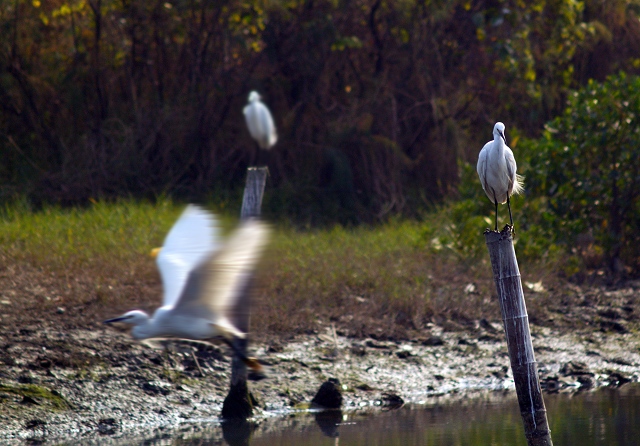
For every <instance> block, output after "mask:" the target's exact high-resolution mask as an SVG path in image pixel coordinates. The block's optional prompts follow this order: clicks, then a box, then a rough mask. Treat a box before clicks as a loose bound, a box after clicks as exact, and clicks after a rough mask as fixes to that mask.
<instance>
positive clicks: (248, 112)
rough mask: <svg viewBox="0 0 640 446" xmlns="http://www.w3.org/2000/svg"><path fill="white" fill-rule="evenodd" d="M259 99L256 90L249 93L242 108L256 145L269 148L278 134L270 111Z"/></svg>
mask: <svg viewBox="0 0 640 446" xmlns="http://www.w3.org/2000/svg"><path fill="white" fill-rule="evenodd" d="M260 99H261V98H260V95H259V94H258V92H256V91H252V92H251V93H249V105H247V106H246V107H245V108H244V117H245V119H246V121H247V127H249V133H250V134H251V137H252V138H253V139H255V140H256V142H257V143H258V147H259V148H260V149H263V150H269V149H271V147H273V145H274V144H275V143H276V141H277V140H278V135H277V134H276V126H275V125H274V124H273V118H272V117H271V113H270V112H269V109H268V108H267V106H266V105H264V104H263V103H262V102H260ZM258 153H260V151H258Z"/></svg>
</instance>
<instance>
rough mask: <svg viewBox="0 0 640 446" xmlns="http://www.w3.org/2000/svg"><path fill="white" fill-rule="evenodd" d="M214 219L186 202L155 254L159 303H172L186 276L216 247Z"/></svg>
mask: <svg viewBox="0 0 640 446" xmlns="http://www.w3.org/2000/svg"><path fill="white" fill-rule="evenodd" d="M217 233H218V227H217V222H216V221H215V220H214V218H213V216H212V215H211V214H210V213H208V212H207V211H205V210H203V209H201V208H199V207H197V206H194V205H189V206H187V208H186V209H185V210H184V212H183V213H182V215H181V216H180V218H179V219H178V221H177V222H176V223H175V224H174V225H173V227H172V228H171V230H170V231H169V234H167V237H166V238H165V240H164V245H163V247H162V249H161V250H160V253H159V254H158V257H157V264H158V269H159V270H160V275H161V276H162V284H163V287H164V298H163V302H162V306H173V305H175V303H176V301H177V300H178V297H179V296H180V295H181V294H182V292H183V289H184V288H185V284H186V283H187V278H188V277H189V274H190V273H191V271H193V270H194V269H195V268H196V267H197V266H198V265H199V264H201V263H202V262H204V261H205V260H206V259H207V258H209V257H211V255H212V254H213V253H214V252H215V251H216V249H217Z"/></svg>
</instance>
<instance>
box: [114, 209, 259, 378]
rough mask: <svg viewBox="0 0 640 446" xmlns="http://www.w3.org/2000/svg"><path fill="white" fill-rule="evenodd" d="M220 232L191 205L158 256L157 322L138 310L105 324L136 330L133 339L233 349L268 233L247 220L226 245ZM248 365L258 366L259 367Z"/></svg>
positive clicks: (202, 211) (240, 336) (238, 335)
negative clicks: (160, 294) (219, 342)
mask: <svg viewBox="0 0 640 446" xmlns="http://www.w3.org/2000/svg"><path fill="white" fill-rule="evenodd" d="M218 232H219V230H218V225H217V222H216V220H215V219H214V217H213V216H212V215H211V214H209V213H208V212H206V211H204V210H202V209H200V208H198V207H196V206H193V205H190V206H188V207H187V209H186V210H185V211H184V212H183V214H182V216H181V217H180V218H179V219H178V221H177V222H176V223H175V224H174V226H173V227H172V228H171V230H170V231H169V234H168V235H167V237H166V239H165V242H164V245H163V247H162V248H161V250H160V252H159V254H158V257H157V264H158V268H159V270H160V273H161V276H162V283H163V285H164V298H163V304H162V306H161V307H160V308H158V309H157V310H156V311H155V313H154V315H153V317H149V315H148V314H146V313H145V312H143V311H140V310H134V311H129V312H127V313H125V314H123V315H122V316H120V317H116V318H113V319H109V320H107V321H105V322H106V323H111V322H125V323H127V324H130V325H133V329H132V330H131V334H132V336H133V337H134V338H135V339H148V338H182V339H190V340H206V339H210V338H214V337H218V336H222V338H223V339H224V340H226V341H227V342H228V343H229V344H230V345H231V346H232V347H233V343H232V342H231V341H232V340H233V339H234V338H244V337H245V333H243V332H242V331H241V330H240V329H238V327H237V326H236V324H234V319H235V318H236V316H238V314H240V313H243V312H246V311H247V309H243V308H238V305H239V304H240V303H241V302H243V301H244V300H245V299H244V297H245V296H244V293H245V292H246V287H247V285H248V282H249V280H250V278H251V276H252V274H253V273H254V269H255V267H256V264H257V262H258V259H259V257H260V254H261V252H262V250H263V248H264V246H265V244H266V242H267V239H268V233H269V230H268V228H267V226H266V225H265V224H264V223H262V222H260V221H258V220H256V219H249V220H247V221H244V222H243V223H242V224H241V226H240V227H239V228H238V229H237V230H236V231H235V232H234V233H233V234H232V235H231V236H230V237H229V239H228V240H227V242H226V243H224V244H221V243H219V242H218ZM245 359H247V360H248V358H245ZM247 364H248V365H249V366H252V367H253V366H255V367H256V368H257V367H258V366H257V363H255V364H252V363H250V362H247Z"/></svg>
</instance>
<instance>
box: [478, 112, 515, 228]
mask: <svg viewBox="0 0 640 446" xmlns="http://www.w3.org/2000/svg"><path fill="white" fill-rule="evenodd" d="M504 130H505V126H504V124H503V123H502V122H497V123H496V125H495V126H494V127H493V141H489V142H488V143H486V144H485V145H484V147H483V148H482V150H481V151H480V155H479V156H478V166H477V170H478V176H479V177H480V183H482V188H483V189H484V192H485V193H486V194H487V197H489V200H491V202H492V203H494V204H495V206H496V226H495V230H496V231H497V230H498V204H504V203H507V207H508V208H509V221H510V222H511V227H512V228H513V217H512V216H511V203H510V201H509V197H511V195H513V194H519V193H520V192H522V191H523V190H524V186H523V183H522V181H523V177H522V176H520V175H518V174H517V173H516V160H515V158H514V157H513V152H512V151H511V149H510V148H509V146H507V139H506V138H505V136H504Z"/></svg>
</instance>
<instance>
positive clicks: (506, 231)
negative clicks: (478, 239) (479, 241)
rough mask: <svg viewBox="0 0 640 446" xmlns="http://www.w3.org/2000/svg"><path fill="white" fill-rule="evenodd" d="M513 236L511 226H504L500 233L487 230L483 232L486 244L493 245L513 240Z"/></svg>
mask: <svg viewBox="0 0 640 446" xmlns="http://www.w3.org/2000/svg"><path fill="white" fill-rule="evenodd" d="M513 234H514V231H513V226H511V225H504V228H502V231H500V232H498V231H494V230H493V229H488V228H487V229H485V230H484V238H485V241H486V243H495V242H499V241H502V240H508V239H513Z"/></svg>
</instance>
